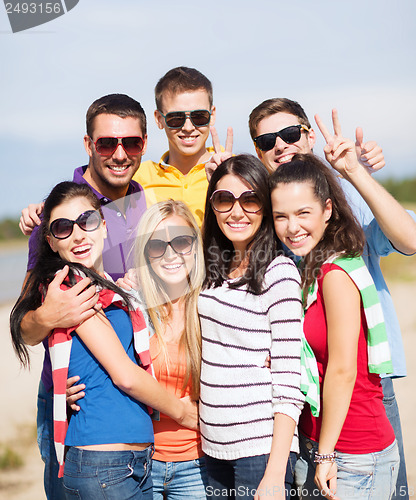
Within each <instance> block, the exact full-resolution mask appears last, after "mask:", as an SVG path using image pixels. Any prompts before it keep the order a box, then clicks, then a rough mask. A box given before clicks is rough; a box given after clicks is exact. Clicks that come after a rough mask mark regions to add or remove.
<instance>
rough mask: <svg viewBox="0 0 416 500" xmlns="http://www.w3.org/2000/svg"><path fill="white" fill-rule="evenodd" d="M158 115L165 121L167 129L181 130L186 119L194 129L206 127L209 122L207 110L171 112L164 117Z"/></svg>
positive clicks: (209, 112) (209, 113) (209, 114)
mask: <svg viewBox="0 0 416 500" xmlns="http://www.w3.org/2000/svg"><path fill="white" fill-rule="evenodd" d="M159 113H160V114H161V115H162V116H163V118H164V119H165V123H166V126H167V127H168V128H182V127H183V126H184V125H185V122H186V119H187V118H189V119H190V120H191V122H192V124H193V126H194V127H206V126H207V125H208V123H209V122H210V120H211V111H208V110H207V109H194V110H193V111H171V112H170V113H166V115H164V114H163V113H162V112H161V111H159Z"/></svg>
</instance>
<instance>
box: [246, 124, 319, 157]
mask: <svg viewBox="0 0 416 500" xmlns="http://www.w3.org/2000/svg"><path fill="white" fill-rule="evenodd" d="M302 130H304V131H305V132H309V131H310V129H309V128H308V127H306V126H305V125H291V126H290V127H286V128H282V130H279V132H270V133H268V134H262V135H259V136H258V137H255V138H254V139H253V140H254V142H255V143H256V146H257V147H258V148H259V149H260V150H261V151H270V150H271V149H273V148H274V146H275V144H276V139H277V138H278V137H280V138H281V139H282V141H285V143H286V144H293V143H294V142H298V140H299V139H300V136H301V134H302Z"/></svg>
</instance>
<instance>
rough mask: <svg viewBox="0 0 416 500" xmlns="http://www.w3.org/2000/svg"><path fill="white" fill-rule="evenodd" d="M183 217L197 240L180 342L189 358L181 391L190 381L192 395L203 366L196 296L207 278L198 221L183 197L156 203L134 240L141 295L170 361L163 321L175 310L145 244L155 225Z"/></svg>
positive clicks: (192, 395) (196, 392) (197, 395)
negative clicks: (182, 199)
mask: <svg viewBox="0 0 416 500" xmlns="http://www.w3.org/2000/svg"><path fill="white" fill-rule="evenodd" d="M172 215H176V216H178V217H181V218H182V219H183V220H184V221H185V222H186V223H187V224H188V225H189V226H190V228H191V229H192V230H193V232H194V234H195V236H196V241H195V247H194V248H195V265H194V267H193V269H192V271H191V272H190V273H189V276H188V290H187V291H186V293H185V295H184V298H183V300H184V306H185V327H184V330H183V332H182V335H181V338H180V341H179V346H180V347H181V348H183V350H184V353H185V359H186V370H185V377H184V383H183V387H182V391H185V388H186V386H187V385H188V383H189V381H190V382H191V398H192V399H194V400H197V399H198V398H199V378H200V369H201V329H200V324H199V318H198V310H197V300H198V295H199V292H200V289H201V286H202V282H203V279H204V269H205V267H204V258H203V251H202V240H201V233H200V231H199V228H198V225H197V223H196V221H195V219H194V217H193V215H192V213H191V211H190V210H189V208H188V207H187V206H186V205H185V203H183V202H182V201H174V200H167V201H162V202H159V203H156V204H155V205H153V206H151V207H150V208H148V209H147V210H146V212H145V213H144V215H143V217H142V218H141V220H140V223H139V226H138V229H137V238H136V244H135V250H134V251H135V266H136V272H137V278H138V281H139V283H140V285H141V291H142V295H143V297H144V300H145V303H146V307H147V309H148V312H149V316H150V319H151V320H152V323H153V325H154V328H155V334H156V336H157V339H158V341H159V345H160V346H161V348H162V351H163V352H164V354H165V359H166V361H167V347H166V342H165V340H164V338H163V328H162V325H163V324H164V323H166V322H168V321H169V318H170V316H171V313H172V302H171V299H170V297H169V295H168V293H167V291H166V290H165V288H164V286H163V282H162V281H161V280H160V279H159V278H158V277H157V276H156V275H155V273H154V272H153V270H152V268H151V266H150V263H149V260H148V257H147V255H146V244H147V242H148V241H149V239H150V238H151V236H152V235H153V232H154V231H155V229H156V227H157V226H158V225H159V224H160V223H161V222H162V221H163V220H165V219H167V218H168V217H170V216H172Z"/></svg>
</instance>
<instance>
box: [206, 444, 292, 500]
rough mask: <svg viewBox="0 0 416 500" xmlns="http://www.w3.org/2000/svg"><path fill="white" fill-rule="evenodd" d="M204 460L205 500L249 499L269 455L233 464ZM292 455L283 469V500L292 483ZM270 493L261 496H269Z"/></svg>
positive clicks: (262, 474) (243, 459)
mask: <svg viewBox="0 0 416 500" xmlns="http://www.w3.org/2000/svg"><path fill="white" fill-rule="evenodd" d="M205 458H206V464H207V473H208V487H207V490H206V491H207V498H227V499H230V500H231V499H236V498H245V499H252V498H253V497H254V494H255V491H256V490H257V487H258V486H259V484H260V481H261V480H262V479H263V476H264V473H265V471H266V466H267V462H268V460H269V455H268V454H267V455H257V456H254V457H245V458H238V459H237V460H219V459H217V458H212V457H209V456H208V455H207V456H206V457H205ZM296 460H297V456H296V453H294V452H290V455H289V460H288V464H287V467H286V477H285V488H286V498H290V489H291V487H292V483H293V468H294V465H295V463H296ZM272 493H273V492H269V493H268V495H267V492H265V496H266V497H267V496H271V495H272Z"/></svg>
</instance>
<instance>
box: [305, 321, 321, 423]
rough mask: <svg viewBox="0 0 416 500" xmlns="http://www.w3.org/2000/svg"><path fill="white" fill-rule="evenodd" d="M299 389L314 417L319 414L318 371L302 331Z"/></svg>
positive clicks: (313, 355)
mask: <svg viewBox="0 0 416 500" xmlns="http://www.w3.org/2000/svg"><path fill="white" fill-rule="evenodd" d="M300 390H301V391H302V392H303V394H305V401H306V402H307V403H309V406H310V407H311V412H312V415H313V416H314V417H317V416H318V415H319V410H320V406H321V400H320V398H319V391H320V389H319V372H318V365H317V364H316V358H315V354H314V353H313V351H312V348H311V346H310V345H309V344H308V341H307V340H306V338H305V335H304V333H303V321H302V347H301V352H300Z"/></svg>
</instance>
